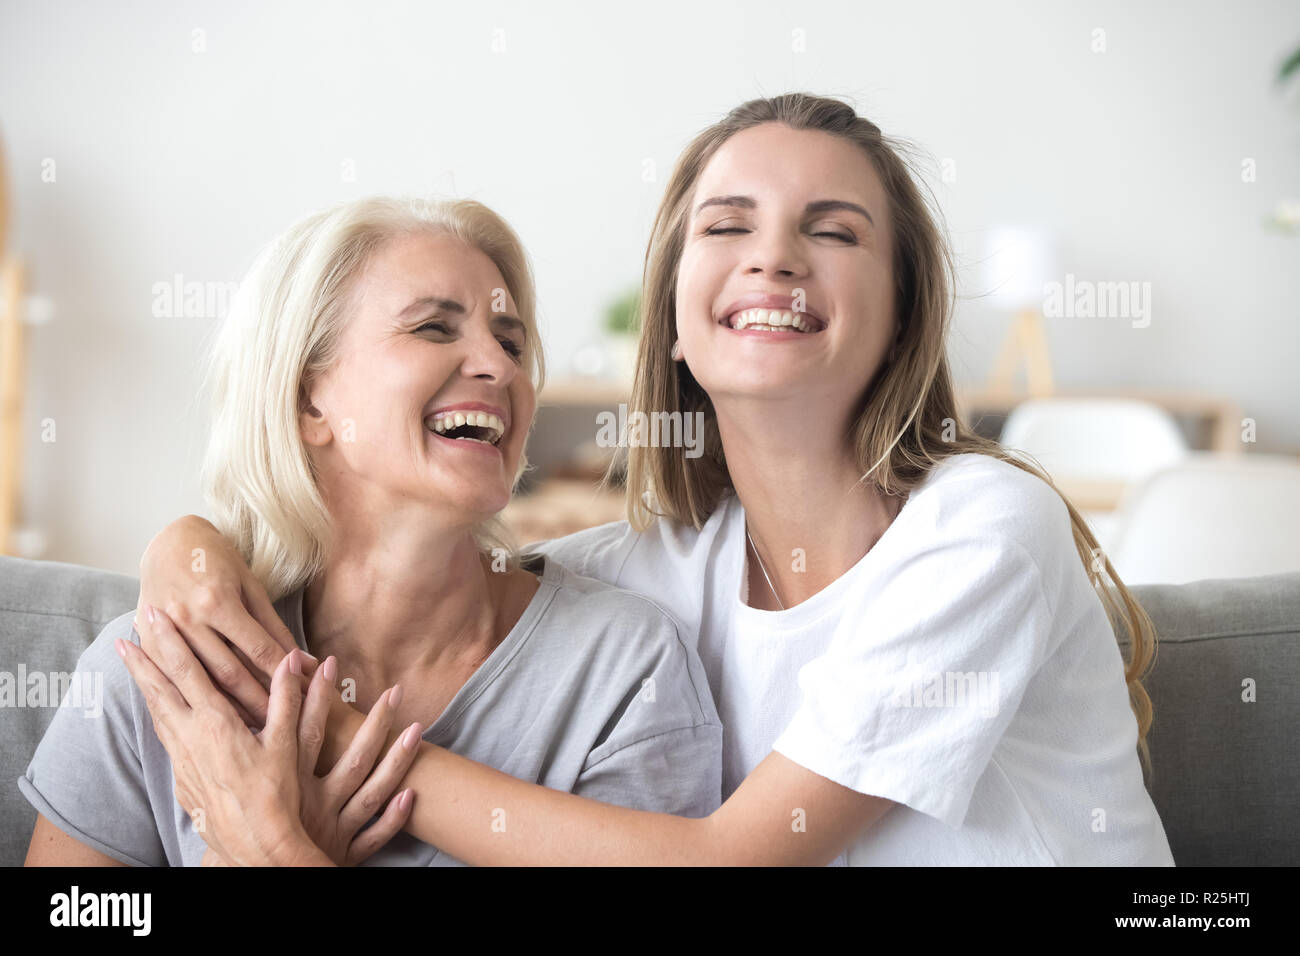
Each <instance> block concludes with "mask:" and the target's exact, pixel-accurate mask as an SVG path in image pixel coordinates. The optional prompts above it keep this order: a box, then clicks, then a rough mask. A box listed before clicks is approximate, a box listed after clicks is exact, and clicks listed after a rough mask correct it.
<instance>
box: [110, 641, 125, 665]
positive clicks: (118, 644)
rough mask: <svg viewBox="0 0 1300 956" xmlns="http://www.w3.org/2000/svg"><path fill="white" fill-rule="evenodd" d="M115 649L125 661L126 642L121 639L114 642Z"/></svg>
mask: <svg viewBox="0 0 1300 956" xmlns="http://www.w3.org/2000/svg"><path fill="white" fill-rule="evenodd" d="M113 649H114V650H116V651H117V652H118V654H120V655H121V656H122V659H123V660H125V659H126V642H125V641H124V640H122V639H121V638H120V637H119V638H118V639H117V640H115V641H114V642H113Z"/></svg>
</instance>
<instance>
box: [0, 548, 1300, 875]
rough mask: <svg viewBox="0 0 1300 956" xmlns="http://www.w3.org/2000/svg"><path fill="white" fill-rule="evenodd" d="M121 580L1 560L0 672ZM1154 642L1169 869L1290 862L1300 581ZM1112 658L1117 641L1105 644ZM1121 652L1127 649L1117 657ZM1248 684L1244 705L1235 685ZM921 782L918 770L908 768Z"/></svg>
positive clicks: (34, 717) (73, 622)
mask: <svg viewBox="0 0 1300 956" xmlns="http://www.w3.org/2000/svg"><path fill="white" fill-rule="evenodd" d="M137 587H138V583H137V582H136V580H135V579H134V578H129V577H125V576H123V575H118V574H109V573H107V572H104V571H98V570H95V569H92V568H83V567H77V566H75V565H69V564H55V563H50V562H42V561H28V560H23V559H20V558H3V557H0V670H4V671H8V672H9V673H10V674H13V673H15V672H18V670H19V668H24V669H25V672H26V674H28V675H30V674H32V673H35V672H41V673H46V674H48V673H60V672H61V673H68V674H70V673H71V672H72V671H73V670H75V668H76V663H77V657H78V656H79V655H80V654H81V652H82V650H83V649H84V648H85V647H86V645H87V644H89V643H90V642H91V641H92V640H93V639H94V638H95V636H96V635H97V634H98V633H99V632H100V630H102V629H103V627H104V625H105V624H107V623H108V622H109V621H110V620H112V619H113V618H115V617H117V616H118V615H120V614H124V613H126V612H129V611H131V610H133V609H134V607H135V601H136V594H137ZM1133 591H1134V594H1135V595H1136V597H1137V599H1138V601H1140V602H1141V603H1142V604H1143V606H1145V607H1146V609H1147V611H1148V613H1150V615H1151V617H1152V619H1153V620H1154V622H1155V625H1156V628H1157V629H1158V631H1159V633H1160V640H1161V642H1162V643H1161V646H1160V651H1159V656H1158V658H1157V660H1156V664H1155V668H1154V669H1153V670H1152V672H1151V674H1150V676H1149V677H1148V679H1147V688H1148V691H1149V693H1150V694H1151V698H1152V700H1153V701H1154V706H1155V723H1154V725H1153V727H1152V730H1151V735H1150V747H1151V757H1152V763H1153V769H1154V773H1153V775H1152V777H1151V779H1150V781H1149V782H1148V788H1149V790H1150V792H1151V796H1152V799H1153V800H1154V802H1155V805H1156V808H1157V809H1158V810H1159V812H1160V816H1161V819H1162V820H1163V821H1164V826H1165V832H1166V833H1167V834H1168V836H1169V844H1170V846H1171V847H1172V849H1173V854H1174V860H1175V861H1176V862H1177V863H1178V864H1179V865H1181V866H1207V865H1220V866H1222V865H1243V864H1244V865H1267V864H1290V865H1295V864H1296V863H1300V829H1297V828H1296V826H1295V818H1296V809H1297V797H1296V794H1297V792H1300V754H1298V753H1297V751H1296V748H1295V745H1294V742H1293V739H1292V738H1293V735H1294V733H1295V728H1296V726H1297V725H1300V695H1298V694H1296V693H1295V690H1294V688H1295V686H1296V685H1297V683H1300V574H1292V575H1283V576H1276V577H1263V578H1249V579H1244V580H1230V581H1199V582H1197V583H1196V584H1189V585H1184V586H1182V587H1169V586H1159V587H1146V588H1134V589H1133ZM1117 639H1118V640H1119V641H1120V643H1121V645H1122V644H1123V643H1124V642H1125V641H1126V639H1127V635H1125V634H1122V633H1121V634H1120V635H1118V636H1117ZM1125 653H1127V649H1126V650H1125ZM1247 679H1250V680H1252V681H1255V682H1257V694H1256V698H1255V700H1254V701H1253V702H1250V703H1247V702H1245V701H1244V700H1243V694H1242V682H1243V681H1244V680H1247ZM53 715H54V711H53V708H51V707H17V706H6V707H0V739H3V740H4V747H3V748H0V865H8V866H15V865H18V864H21V863H22V861H23V858H24V856H25V855H26V853H27V845H28V842H29V840H30V838H31V833H32V827H33V825H34V823H35V820H36V811H35V810H33V809H32V807H31V805H30V804H28V803H27V801H26V800H25V799H23V797H22V795H21V794H20V793H19V791H18V787H17V785H16V782H15V781H16V780H17V778H18V777H19V776H20V775H21V774H22V773H23V772H24V771H25V770H26V767H27V763H28V761H29V760H30V759H31V755H32V753H33V752H34V751H35V750H36V745H37V744H38V743H39V742H40V739H41V736H42V734H43V733H44V732H45V727H46V725H48V724H49V722H50V720H51V718H52V717H53ZM917 772H918V773H921V772H924V768H920V767H918V768H917Z"/></svg>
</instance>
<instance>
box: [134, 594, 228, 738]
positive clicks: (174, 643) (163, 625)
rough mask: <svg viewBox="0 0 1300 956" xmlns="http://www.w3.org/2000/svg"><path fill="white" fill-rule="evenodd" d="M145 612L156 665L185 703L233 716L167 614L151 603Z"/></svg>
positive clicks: (196, 707) (198, 708)
mask: <svg viewBox="0 0 1300 956" xmlns="http://www.w3.org/2000/svg"><path fill="white" fill-rule="evenodd" d="M145 616H146V617H148V618H149V619H150V620H149V622H148V626H149V628H150V630H151V632H152V633H153V637H154V641H155V644H156V646H157V648H158V657H157V658H156V663H157V665H158V669H159V670H161V671H162V672H163V673H164V674H165V675H166V676H167V678H168V679H169V680H170V681H171V682H172V684H174V685H175V686H176V689H177V690H179V691H180V692H181V693H182V694H183V695H184V696H185V701H186V703H188V704H189V705H190V707H192V708H194V709H196V710H200V709H201V710H208V709H211V710H213V711H214V712H216V713H220V714H225V715H228V716H230V717H231V718H232V719H233V718H235V716H236V715H235V711H234V708H232V707H231V706H230V703H229V702H228V701H227V700H226V699H225V698H224V697H222V696H221V693H220V692H219V691H218V690H217V689H216V688H215V687H214V686H212V681H211V679H210V678H209V677H208V675H207V673H206V672H205V671H204V670H203V665H202V664H200V663H199V659H198V658H197V657H195V656H194V652H193V651H191V650H190V647H189V645H188V644H186V643H185V639H184V638H183V637H181V635H180V633H179V632H178V631H177V630H176V627H175V626H174V625H173V624H172V622H171V618H169V617H168V616H167V615H166V614H164V613H163V612H162V611H160V610H158V609H157V608H155V607H146V608H145Z"/></svg>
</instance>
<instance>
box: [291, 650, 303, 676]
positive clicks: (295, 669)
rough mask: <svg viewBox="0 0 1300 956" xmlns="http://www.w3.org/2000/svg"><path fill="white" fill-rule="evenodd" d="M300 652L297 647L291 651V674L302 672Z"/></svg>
mask: <svg viewBox="0 0 1300 956" xmlns="http://www.w3.org/2000/svg"><path fill="white" fill-rule="evenodd" d="M300 653H301V652H300V651H299V650H298V649H297V648H296V647H295V648H294V649H293V650H291V651H290V652H289V672H290V673H291V674H301V673H302V661H300V660H299V659H298V655H299V654H300Z"/></svg>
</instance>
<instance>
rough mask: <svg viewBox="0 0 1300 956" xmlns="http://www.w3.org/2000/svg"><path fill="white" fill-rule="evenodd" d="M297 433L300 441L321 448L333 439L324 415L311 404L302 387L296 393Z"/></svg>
mask: <svg viewBox="0 0 1300 956" xmlns="http://www.w3.org/2000/svg"><path fill="white" fill-rule="evenodd" d="M298 431H299V432H301V433H302V440H303V441H305V442H306V443H307V444H308V445H315V446H317V447H323V446H325V445H328V444H329V443H330V442H331V441H332V440H333V438H334V433H333V431H332V429H331V428H330V425H329V422H327V421H326V420H325V415H324V414H323V413H322V412H321V410H320V409H318V408H317V407H316V406H315V405H314V404H312V400H311V396H310V395H309V394H308V392H307V387H306V386H305V385H304V386H303V387H302V388H301V389H300V390H299V392H298Z"/></svg>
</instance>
